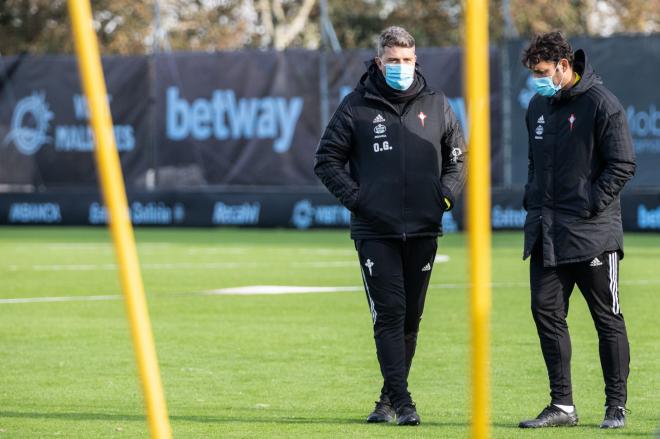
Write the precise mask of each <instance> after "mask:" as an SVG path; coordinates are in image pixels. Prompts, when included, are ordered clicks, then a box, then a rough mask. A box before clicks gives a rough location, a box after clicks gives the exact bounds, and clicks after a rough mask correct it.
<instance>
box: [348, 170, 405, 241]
mask: <svg viewBox="0 0 660 439" xmlns="http://www.w3.org/2000/svg"><path fill="white" fill-rule="evenodd" d="M402 198H403V194H402V192H401V187H400V185H398V184H397V183H396V182H391V181H385V180H379V181H375V182H362V183H361V184H360V192H359V194H358V202H357V208H356V212H355V214H356V216H357V217H359V218H360V219H361V220H363V221H365V222H366V223H368V224H369V226H370V228H372V229H373V231H376V232H382V233H385V234H396V233H399V229H400V228H401V227H400V225H401V222H402V217H401V214H402Z"/></svg>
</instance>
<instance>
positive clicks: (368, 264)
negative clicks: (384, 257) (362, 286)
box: [364, 259, 375, 276]
mask: <svg viewBox="0 0 660 439" xmlns="http://www.w3.org/2000/svg"><path fill="white" fill-rule="evenodd" d="M374 265H375V264H374V263H373V262H371V259H367V262H365V263H364V266H365V267H367V269H369V276H373V275H374V274H373V273H372V271H371V267H373V266H374Z"/></svg>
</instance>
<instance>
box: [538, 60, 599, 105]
mask: <svg viewBox="0 0 660 439" xmlns="http://www.w3.org/2000/svg"><path fill="white" fill-rule="evenodd" d="M573 70H574V71H575V72H576V73H577V74H579V75H580V80H579V81H578V83H577V84H575V85H574V86H573V87H571V88H569V89H567V90H560V91H559V92H558V93H557V94H556V95H554V96H553V97H551V98H550V100H551V101H553V103H554V102H560V101H565V100H568V99H571V98H573V97H575V96H578V95H581V94H583V93H585V92H586V91H587V90H589V89H590V88H591V87H593V86H595V85H598V84H602V83H603V80H602V79H601V78H600V76H599V75H598V74H597V73H596V72H595V71H594V69H593V67H592V66H591V64H589V62H588V61H587V54H586V53H585V52H584V50H582V49H579V50H577V51H576V52H575V56H574V60H573Z"/></svg>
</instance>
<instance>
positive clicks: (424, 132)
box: [314, 63, 465, 239]
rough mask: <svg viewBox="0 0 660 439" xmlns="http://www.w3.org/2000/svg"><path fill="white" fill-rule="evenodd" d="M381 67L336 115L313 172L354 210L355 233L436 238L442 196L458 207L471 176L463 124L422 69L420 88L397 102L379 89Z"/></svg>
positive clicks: (366, 77)
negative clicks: (466, 165)
mask: <svg viewBox="0 0 660 439" xmlns="http://www.w3.org/2000/svg"><path fill="white" fill-rule="evenodd" d="M376 68H377V67H376V66H375V64H373V63H372V64H371V65H370V66H369V70H368V71H367V73H365V74H364V75H363V76H362V78H361V79H360V82H359V83H358V85H357V87H356V88H355V90H354V91H353V92H351V93H350V94H349V95H348V96H346V97H345V98H344V100H343V101H342V102H341V104H340V105H339V108H337V110H336V112H335V114H334V115H333V116H332V119H331V120H330V122H329V124H328V126H327V127H326V129H325V132H324V133H323V135H322V137H321V141H320V142H319V145H318V149H317V151H316V163H315V166H314V171H315V172H316V175H317V176H318V177H319V178H320V179H321V181H322V182H323V184H324V185H325V186H326V187H327V188H328V190H329V191H330V192H331V193H332V194H333V195H334V196H335V197H337V199H338V200H339V201H340V202H341V203H342V204H343V205H344V206H345V207H346V208H347V209H349V210H350V211H351V213H352V215H351V238H353V239H369V238H400V239H406V238H407V237H423V236H428V237H435V236H438V234H441V233H442V229H441V219H442V214H443V211H444V209H443V205H444V204H443V197H447V198H448V199H449V200H450V201H451V205H452V206H453V205H454V203H455V200H456V199H457V197H458V194H459V193H460V190H461V188H462V187H463V183H464V180H465V168H464V160H465V143H464V141H463V135H462V132H461V127H460V124H459V122H458V120H457V119H456V116H455V115H454V112H453V111H452V110H451V108H450V106H449V103H448V101H447V98H446V97H445V96H444V95H443V94H442V93H439V92H435V91H433V90H431V89H430V88H428V87H427V86H426V81H425V80H424V77H423V76H422V75H421V73H420V72H419V70H417V73H416V75H417V78H416V82H420V83H421V84H422V85H421V89H420V91H419V93H417V94H416V95H415V96H414V97H413V98H412V99H411V100H410V101H408V102H407V103H406V104H405V105H396V104H392V103H391V102H389V101H388V100H387V99H386V98H385V97H384V96H383V95H382V93H381V92H379V89H378V87H377V83H376V80H377V77H376V74H377V71H376V70H374V69H376ZM381 88H382V86H381ZM399 109H401V112H399ZM347 162H348V163H349V169H348V170H347V169H346V163H347Z"/></svg>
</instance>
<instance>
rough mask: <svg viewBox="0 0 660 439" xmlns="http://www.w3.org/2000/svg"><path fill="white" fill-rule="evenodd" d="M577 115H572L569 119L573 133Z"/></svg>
mask: <svg viewBox="0 0 660 439" xmlns="http://www.w3.org/2000/svg"><path fill="white" fill-rule="evenodd" d="M575 120H576V119H575V115H574V114H573V113H571V116H570V117H569V118H568V122H569V123H570V124H571V131H573V123H574V122H575Z"/></svg>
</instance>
